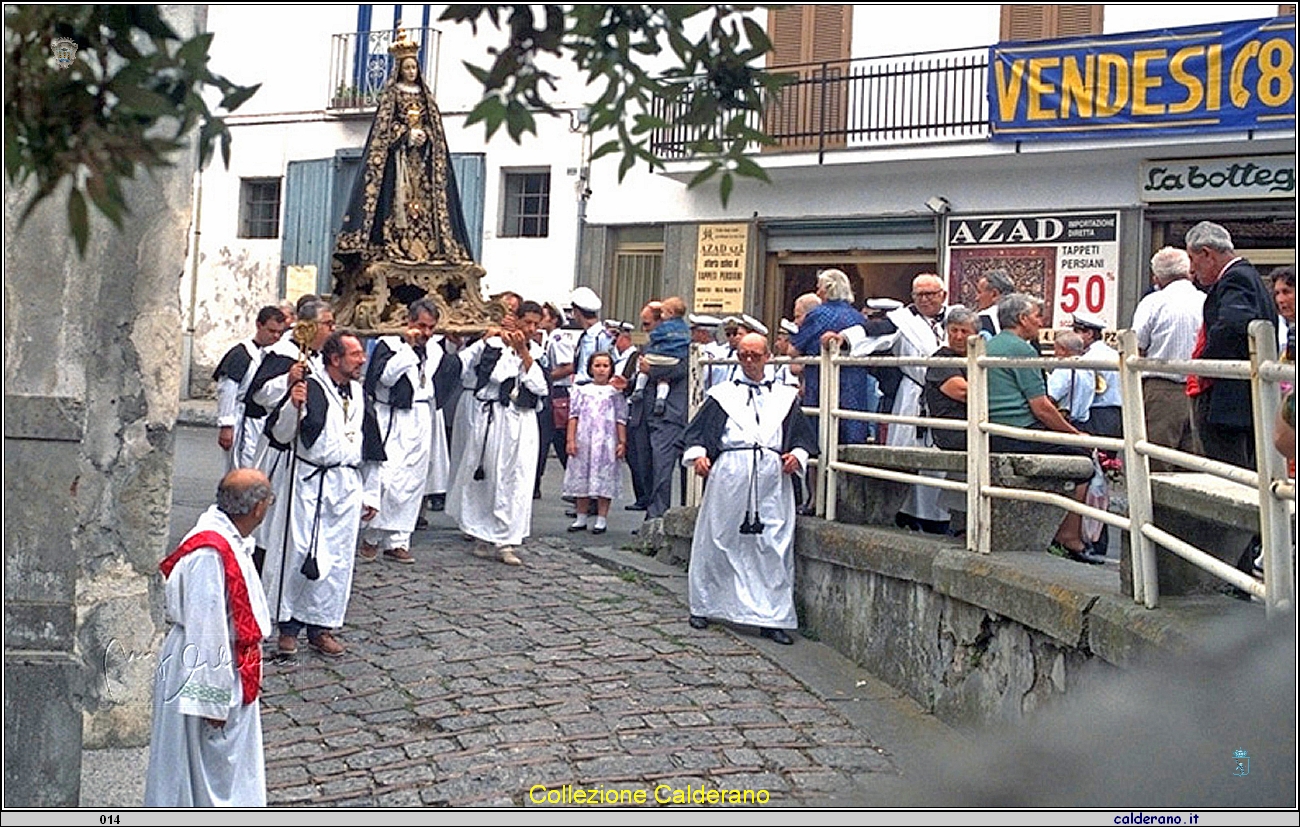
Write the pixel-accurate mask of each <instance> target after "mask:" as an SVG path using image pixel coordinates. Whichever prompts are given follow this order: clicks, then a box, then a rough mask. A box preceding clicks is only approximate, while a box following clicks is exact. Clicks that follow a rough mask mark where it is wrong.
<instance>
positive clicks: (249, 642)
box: [158, 531, 262, 704]
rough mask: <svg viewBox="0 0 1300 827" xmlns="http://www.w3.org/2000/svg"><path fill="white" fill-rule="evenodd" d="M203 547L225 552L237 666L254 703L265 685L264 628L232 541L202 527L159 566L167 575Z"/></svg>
mask: <svg viewBox="0 0 1300 827" xmlns="http://www.w3.org/2000/svg"><path fill="white" fill-rule="evenodd" d="M200 548H215V549H216V550H217V552H218V553H220V554H221V563H222V567H223V568H224V570H225V575H226V599H227V603H228V605H229V606H230V614H231V616H232V617H233V618H234V620H235V666H236V668H237V669H238V670H239V681H240V684H241V685H242V686H243V689H244V703H245V704H251V703H252V702H253V701H255V700H257V695H258V693H259V692H260V691H261V686H262V629H261V628H260V627H259V626H258V625H257V617H256V616H255V615H254V614H253V607H252V605H251V604H250V603H249V602H248V584H247V583H246V582H244V573H243V571H242V570H241V569H240V568H239V561H238V560H236V559H235V552H234V551H233V550H232V549H231V548H230V543H229V542H227V540H226V538H225V537H223V536H221V534H220V533H219V532H216V531H200V532H199V533H197V534H195V535H194V536H193V537H190V538H189V539H188V540H186V541H185V542H183V543H181V545H180V547H179V548H177V549H176V550H175V551H173V552H172V553H171V554H170V555H169V556H168V557H167V559H165V560H163V561H162V562H161V563H159V564H158V568H159V569H160V570H161V571H162V575H163V578H164V579H166V578H167V577H170V576H171V573H172V569H174V568H175V567H176V564H177V563H179V562H180V560H181V558H182V557H184V556H185V555H187V554H189V553H190V552H191V551H194V550H196V549H200Z"/></svg>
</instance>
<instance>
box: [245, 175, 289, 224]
mask: <svg viewBox="0 0 1300 827" xmlns="http://www.w3.org/2000/svg"><path fill="white" fill-rule="evenodd" d="M239 237H240V238H279V237H280V179H279V178H241V179H239Z"/></svg>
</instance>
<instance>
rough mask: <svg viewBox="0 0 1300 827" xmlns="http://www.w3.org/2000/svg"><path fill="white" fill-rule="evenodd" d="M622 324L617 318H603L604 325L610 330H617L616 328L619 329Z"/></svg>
mask: <svg viewBox="0 0 1300 827" xmlns="http://www.w3.org/2000/svg"><path fill="white" fill-rule="evenodd" d="M622 326H623V323H622V322H620V321H619V320H618V319H606V320H605V327H608V328H609V329H610V330H618V329H619V328H620V327H622Z"/></svg>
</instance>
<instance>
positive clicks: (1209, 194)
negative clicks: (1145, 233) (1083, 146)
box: [1138, 155, 1295, 203]
mask: <svg viewBox="0 0 1300 827" xmlns="http://www.w3.org/2000/svg"><path fill="white" fill-rule="evenodd" d="M1138 188H1139V190H1140V191H1141V193H1142V200H1143V201H1146V202H1147V203H1153V202H1160V201H1197V200H1207V199H1215V200H1232V199H1246V198H1294V197H1295V156H1294V155H1265V156H1255V157H1251V158H1192V159H1190V160H1162V161H1147V162H1145V163H1144V164H1142V166H1141V167H1140V168H1139V172H1138Z"/></svg>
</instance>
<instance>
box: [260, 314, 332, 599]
mask: <svg viewBox="0 0 1300 827" xmlns="http://www.w3.org/2000/svg"><path fill="white" fill-rule="evenodd" d="M318 327H319V326H318V325H317V323H316V320H315V319H299V320H298V321H297V322H296V323H295V324H294V326H293V343H294V344H295V345H297V346H298V361H297V363H296V364H295V365H294V367H295V368H298V374H299V376H298V378H294V375H293V374H294V371H293V368H290V369H289V385H288V387H286V388H285V391H284V398H283V399H282V400H280V405H281V406H283V405H284V404H285V403H286V402H288V401H289V394H290V392H291V391H292V390H293V387H294V386H295V385H297V384H298V383H299V382H306V381H307V377H308V376H310V375H311V357H312V356H314V355H315V350H314V348H313V345H315V343H316V335H317V333H318ZM305 409H306V406H305V405H304V406H302V407H300V408H298V409H297V416H298V424H297V426H296V427H295V428H294V431H293V441H292V443H291V444H290V446H289V450H290V451H291V456H290V458H289V488H288V491H287V492H286V496H287V497H288V501H287V502H285V504H284V532H283V533H282V534H281V535H280V568H279V569H278V571H279V572H280V576H279V582H278V584H277V588H276V595H275V610H274V615H275V617H276V618H280V606H281V601H282V600H283V599H284V581H285V570H284V566H285V563H286V562H287V560H288V557H289V538H290V537H291V536H292V535H293V489H294V485H295V483H296V482H297V477H298V431H299V430H300V429H301V428H302V417H303V411H304V410H305ZM268 433H270V431H269V430H268ZM300 571H301V573H302V575H303V577H306V578H307V579H308V580H318V579H320V569H319V568H318V567H317V565H316V558H315V557H314V556H313V557H308V558H307V559H306V560H304V561H303V564H302V569H301V570H300Z"/></svg>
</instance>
